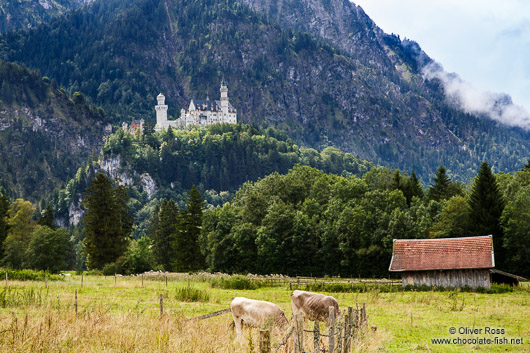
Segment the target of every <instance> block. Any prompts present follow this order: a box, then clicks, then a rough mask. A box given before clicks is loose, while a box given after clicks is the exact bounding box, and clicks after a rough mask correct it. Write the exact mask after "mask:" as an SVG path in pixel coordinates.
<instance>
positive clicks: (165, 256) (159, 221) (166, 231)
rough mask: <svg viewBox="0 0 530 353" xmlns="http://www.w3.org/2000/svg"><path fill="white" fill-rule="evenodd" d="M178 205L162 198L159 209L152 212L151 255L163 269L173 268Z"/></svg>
mask: <svg viewBox="0 0 530 353" xmlns="http://www.w3.org/2000/svg"><path fill="white" fill-rule="evenodd" d="M178 216H179V210H178V207H177V206H176V205H175V202H174V201H173V200H169V201H168V200H162V203H161V204H160V209H159V210H157V212H155V213H154V214H153V218H152V219H151V228H150V234H151V236H152V239H153V255H154V257H155V261H156V263H157V264H158V265H161V266H162V267H163V269H164V270H165V271H170V270H172V268H173V264H172V261H173V259H174V257H175V252H174V248H173V242H174V238H175V233H176V224H177V218H178Z"/></svg>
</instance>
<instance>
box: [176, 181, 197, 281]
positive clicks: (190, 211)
mask: <svg viewBox="0 0 530 353" xmlns="http://www.w3.org/2000/svg"><path fill="white" fill-rule="evenodd" d="M203 209H204V201H203V199H202V195H201V193H200V192H199V190H197V188H196V187H195V185H193V187H192V188H191V190H189V191H188V198H187V200H186V208H185V209H184V210H183V211H182V212H181V215H180V221H179V222H178V225H177V232H176V237H175V241H174V249H175V261H174V263H173V264H174V269H175V271H180V272H181V271H196V270H200V269H202V268H204V256H203V255H202V253H201V249H200V245H199V237H200V234H201V225H202V212H203Z"/></svg>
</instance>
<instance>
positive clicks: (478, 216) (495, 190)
mask: <svg viewBox="0 0 530 353" xmlns="http://www.w3.org/2000/svg"><path fill="white" fill-rule="evenodd" d="M468 203H469V207H470V221H471V223H470V230H471V232H472V233H473V234H474V235H477V236H478V235H489V234H491V235H493V246H494V251H495V262H496V264H498V265H500V266H502V265H503V264H504V263H505V257H504V248H503V232H502V228H501V225H500V217H501V215H502V211H503V210H504V206H505V203H504V198H503V195H502V193H501V192H500V190H499V186H498V185H497V181H496V180H495V176H494V175H493V173H492V172H491V169H490V166H489V165H488V162H482V165H481V166H480V169H479V171H478V174H477V176H476V177H475V180H474V182H473V186H472V189H471V193H470V195H469V199H468Z"/></svg>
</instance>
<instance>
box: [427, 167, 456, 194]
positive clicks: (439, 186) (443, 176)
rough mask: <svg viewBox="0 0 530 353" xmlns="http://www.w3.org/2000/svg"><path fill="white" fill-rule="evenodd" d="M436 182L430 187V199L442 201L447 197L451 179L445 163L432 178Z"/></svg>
mask: <svg viewBox="0 0 530 353" xmlns="http://www.w3.org/2000/svg"><path fill="white" fill-rule="evenodd" d="M432 180H433V181H434V183H433V184H432V185H431V187H430V188H429V191H428V194H427V196H428V197H429V200H435V201H440V200H443V199H447V198H448V197H447V194H448V190H449V184H450V183H451V179H450V178H449V177H448V176H447V173H446V169H445V167H444V166H443V165H441V166H439V167H438V170H437V171H436V176H435V177H433V178H432Z"/></svg>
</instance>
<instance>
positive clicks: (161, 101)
mask: <svg viewBox="0 0 530 353" xmlns="http://www.w3.org/2000/svg"><path fill="white" fill-rule="evenodd" d="M156 100H157V101H158V105H156V106H155V110H156V126H155V130H157V131H158V130H162V129H164V128H167V127H168V126H169V124H168V121H167V105H165V102H166V97H165V96H164V95H163V94H162V93H160V94H159V95H158V96H157V97H156Z"/></svg>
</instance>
